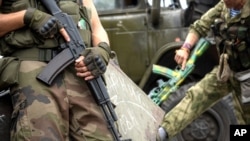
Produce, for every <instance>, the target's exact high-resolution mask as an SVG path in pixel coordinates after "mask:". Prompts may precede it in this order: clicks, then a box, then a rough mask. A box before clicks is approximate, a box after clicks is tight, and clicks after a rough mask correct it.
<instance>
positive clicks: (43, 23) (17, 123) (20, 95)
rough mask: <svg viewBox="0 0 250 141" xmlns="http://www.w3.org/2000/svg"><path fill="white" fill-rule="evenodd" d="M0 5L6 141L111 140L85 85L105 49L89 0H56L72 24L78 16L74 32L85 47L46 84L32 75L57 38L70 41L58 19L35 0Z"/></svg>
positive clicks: (3, 0) (100, 66)
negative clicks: (9, 108)
mask: <svg viewBox="0 0 250 141" xmlns="http://www.w3.org/2000/svg"><path fill="white" fill-rule="evenodd" d="M57 2H58V1H57ZM0 5H1V7H0V8H1V14H0V49H1V51H0V52H1V53H2V55H3V56H4V57H3V58H2V59H0V64H1V66H0V89H1V88H2V89H6V88H8V87H10V86H11V87H10V94H11V97H12V104H13V114H12V125H11V141H24V140H25V141H28V140H29V141H41V140H44V141H69V140H71V141H80V140H81V141H96V140H102V141H110V140H112V135H111V133H110V131H109V130H108V127H107V123H106V120H105V118H104V116H103V113H102V111H101V109H100V107H99V106H98V105H97V103H96V102H95V100H94V98H93V96H92V94H91V92H90V90H89V88H88V86H87V85H86V81H88V80H90V79H92V78H94V77H96V76H100V75H102V74H103V73H104V72H105V70H106V65H107V63H108V60H109V53H110V49H109V40H108V36H107V33H106V31H105V30H104V28H103V27H102V25H101V23H100V20H99V17H98V14H97V11H96V9H95V7H94V4H93V2H92V0H85V1H75V0H62V1H61V0H59V2H58V5H59V6H60V8H61V9H62V11H63V12H66V13H69V15H70V16H72V18H73V19H74V21H75V23H76V25H79V24H78V22H79V21H80V20H84V23H85V25H83V26H82V25H81V26H79V32H80V33H82V34H83V35H84V36H83V37H84V38H83V39H84V42H85V44H86V46H87V47H91V48H88V49H86V50H85V51H84V52H83V53H82V56H80V57H79V58H78V59H77V60H76V61H75V63H73V64H71V65H70V66H69V67H67V68H66V69H65V70H63V72H62V73H61V74H59V75H58V76H57V77H56V78H55V80H54V82H53V84H52V86H47V85H45V84H43V83H41V82H40V81H38V80H37V79H36V76H37V74H38V73H40V72H41V70H42V69H43V68H44V67H45V66H46V64H47V62H48V61H50V60H51V59H52V58H53V56H54V55H55V52H58V51H59V50H58V47H59V44H60V43H59V41H62V40H65V41H70V40H71V39H70V38H69V36H68V34H67V32H66V31H65V29H64V28H63V26H62V24H61V23H60V22H59V21H58V20H57V19H56V18H55V17H53V16H51V15H50V14H48V13H46V12H45V11H46V10H44V9H45V8H44V7H43V6H42V5H41V3H40V2H39V1H35V0H34V1H33V0H0ZM90 29H91V30H90ZM90 31H91V32H90ZM41 54H42V55H41ZM93 58H95V59H93ZM86 60H87V61H86ZM89 60H92V61H89ZM94 60H97V61H98V62H99V63H95V62H94Z"/></svg>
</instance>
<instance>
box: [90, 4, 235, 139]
mask: <svg viewBox="0 0 250 141" xmlns="http://www.w3.org/2000/svg"><path fill="white" fill-rule="evenodd" d="M94 2H95V5H96V7H97V9H98V13H99V15H100V18H101V22H102V24H103V26H104V28H105V29H106V31H107V32H108V35H109V38H110V43H111V48H112V50H114V51H115V52H116V54H117V58H118V61H119V65H120V67H121V69H122V70H123V71H124V72H125V73H126V74H127V75H128V76H129V77H130V78H131V79H132V80H133V81H134V82H135V83H137V84H138V86H140V88H141V89H142V90H143V91H144V92H145V93H147V94H148V93H149V92H150V91H151V90H152V89H154V88H155V87H157V86H158V83H159V82H160V81H162V80H163V81H167V80H168V78H164V77H163V76H161V75H158V74H154V73H153V72H152V65H153V64H157V65H161V66H165V67H168V68H172V69H174V68H176V66H177V64H176V63H175V61H174V54H175V50H176V49H177V48H179V47H180V46H181V45H182V43H183V41H184V39H185V37H186V35H187V31H188V26H189V25H190V24H192V23H193V22H194V21H195V20H196V19H198V18H199V17H200V16H201V15H202V14H203V13H205V12H206V11H207V10H208V9H209V8H211V7H213V6H214V5H215V4H216V3H218V2H219V0H210V1H207V0H109V1H108V2H107V1H105V0H94ZM207 39H208V40H209V41H210V42H211V44H212V45H211V47H210V48H209V49H208V50H207V51H206V53H205V54H203V55H202V56H201V57H200V58H199V59H198V60H197V62H196V64H195V65H196V66H195V70H194V71H193V72H192V73H191V74H190V75H189V76H188V78H187V79H186V80H185V81H184V82H183V83H182V85H181V86H180V88H179V89H178V90H177V91H176V92H174V93H172V94H171V95H170V97H169V98H168V99H167V100H166V101H165V102H164V103H163V104H161V105H160V106H161V107H162V108H163V109H164V110H165V111H166V112H168V111H169V110H171V109H172V108H173V107H174V106H175V105H176V104H177V103H178V102H179V101H180V100H181V99H182V98H183V97H184V95H185V91H186V90H187V89H188V88H189V87H190V86H192V85H194V84H195V83H196V82H197V81H199V80H200V79H201V78H203V77H204V75H205V74H206V73H208V72H209V71H210V70H211V69H212V68H213V67H214V66H215V65H217V64H218V56H219V55H218V52H217V49H216V47H215V43H214V40H213V36H212V33H211V34H209V35H208V36H207ZM231 101H232V100H231V96H230V94H229V96H227V97H225V98H224V99H223V100H221V101H220V102H219V103H217V104H216V105H214V106H213V107H212V108H210V109H208V110H207V111H206V112H205V113H204V114H202V115H201V116H200V117H199V118H198V119H196V120H195V121H193V122H192V123H191V124H190V125H189V126H188V127H186V128H185V129H184V130H183V131H182V132H181V133H179V134H178V135H177V136H176V137H175V138H174V140H178V141H201V140H202V141H210V140H213V141H215V140H218V141H228V140H229V125H230V124H236V123H237V122H236V118H235V115H234V113H233V109H232V108H233V106H232V102H231Z"/></svg>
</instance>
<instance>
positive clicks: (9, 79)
mask: <svg viewBox="0 0 250 141" xmlns="http://www.w3.org/2000/svg"><path fill="white" fill-rule="evenodd" d="M19 66H20V61H19V60H18V59H17V58H15V57H4V58H1V59H0V91H2V90H5V89H7V88H9V87H11V86H13V85H15V84H18V73H19Z"/></svg>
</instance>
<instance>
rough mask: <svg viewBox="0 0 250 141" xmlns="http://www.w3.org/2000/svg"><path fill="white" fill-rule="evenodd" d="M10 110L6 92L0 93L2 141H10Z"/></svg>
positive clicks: (8, 97) (10, 106) (0, 133)
mask: <svg viewBox="0 0 250 141" xmlns="http://www.w3.org/2000/svg"><path fill="white" fill-rule="evenodd" d="M12 110H13V109H12V105H11V98H10V95H9V94H8V91H0V137H1V140H4V141H10V124H11V123H10V121H11V113H12Z"/></svg>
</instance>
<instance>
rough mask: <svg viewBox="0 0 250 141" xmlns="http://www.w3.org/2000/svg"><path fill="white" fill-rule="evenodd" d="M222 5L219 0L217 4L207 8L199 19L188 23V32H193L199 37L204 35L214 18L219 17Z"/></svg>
mask: <svg viewBox="0 0 250 141" xmlns="http://www.w3.org/2000/svg"><path fill="white" fill-rule="evenodd" d="M223 5H224V2H223V0H221V1H220V2H219V3H218V4H217V5H215V6H214V7H213V8H211V9H209V10H208V11H207V12H206V13H205V14H203V15H202V16H201V18H200V19H198V20H196V21H195V22H194V23H193V24H191V25H190V27H189V32H192V33H195V34H197V35H198V36H199V37H204V36H206V35H207V33H208V31H209V30H210V27H211V25H212V24H213V22H214V20H215V19H216V18H219V17H220V14H221V12H222V9H223Z"/></svg>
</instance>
